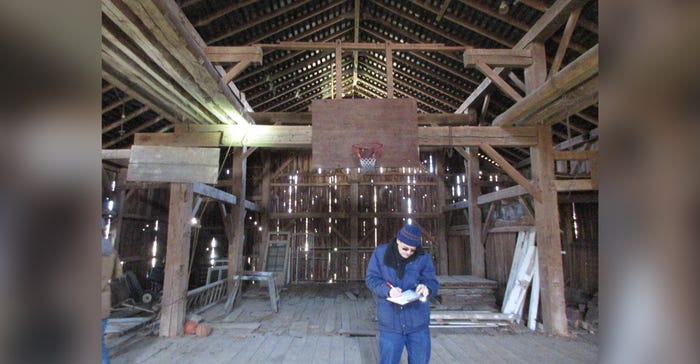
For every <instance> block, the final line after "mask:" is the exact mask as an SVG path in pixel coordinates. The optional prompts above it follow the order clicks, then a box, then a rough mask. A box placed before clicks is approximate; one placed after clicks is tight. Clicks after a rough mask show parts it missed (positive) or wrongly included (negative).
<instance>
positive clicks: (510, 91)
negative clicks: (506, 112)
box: [476, 61, 523, 101]
mask: <svg viewBox="0 0 700 364" xmlns="http://www.w3.org/2000/svg"><path fill="white" fill-rule="evenodd" d="M476 68H478V69H479V71H481V72H482V73H483V74H484V75H485V76H486V77H488V78H489V79H490V80H491V81H493V82H494V83H495V84H496V86H498V88H500V89H501V91H503V92H505V94H506V95H508V96H510V98H511V99H513V100H515V101H520V100H522V99H523V97H522V95H520V94H519V93H518V91H515V89H514V88H513V87H512V86H511V85H509V84H508V82H506V81H505V80H504V79H502V78H501V76H499V75H498V73H496V72H495V71H494V70H493V69H491V67H489V66H488V65H487V64H485V63H484V62H481V61H477V62H476Z"/></svg>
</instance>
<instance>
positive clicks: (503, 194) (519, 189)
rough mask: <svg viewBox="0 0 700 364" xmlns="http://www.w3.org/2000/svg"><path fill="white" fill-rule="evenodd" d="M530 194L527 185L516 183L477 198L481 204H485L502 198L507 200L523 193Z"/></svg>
mask: <svg viewBox="0 0 700 364" xmlns="http://www.w3.org/2000/svg"><path fill="white" fill-rule="evenodd" d="M526 194H528V192H527V190H526V189H525V187H523V186H521V185H515V186H511V187H507V188H503V189H501V190H498V191H495V192H491V193H487V194H483V195H481V196H479V199H478V200H477V203H478V204H479V205H483V204H486V203H489V202H494V201H500V200H505V199H507V198H513V197H518V196H522V195H526Z"/></svg>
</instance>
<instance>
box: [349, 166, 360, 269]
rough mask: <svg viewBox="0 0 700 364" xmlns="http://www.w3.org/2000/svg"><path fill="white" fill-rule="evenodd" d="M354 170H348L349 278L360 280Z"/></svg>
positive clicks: (356, 176) (357, 197)
mask: <svg viewBox="0 0 700 364" xmlns="http://www.w3.org/2000/svg"><path fill="white" fill-rule="evenodd" d="M357 180H358V175H357V172H356V171H352V172H350V176H349V181H350V262H349V263H348V265H349V266H350V280H360V266H359V264H360V263H359V257H358V254H357V248H358V246H359V239H360V238H359V236H360V232H359V230H360V222H359V218H358V211H357V209H358V205H359V204H358V200H359V198H360V196H359V192H358V185H357Z"/></svg>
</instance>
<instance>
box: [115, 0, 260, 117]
mask: <svg viewBox="0 0 700 364" xmlns="http://www.w3.org/2000/svg"><path fill="white" fill-rule="evenodd" d="M102 12H103V13H104V14H105V15H106V16H107V17H108V18H110V19H111V20H112V21H113V22H114V23H115V24H117V25H118V26H119V27H120V28H121V29H122V30H123V31H124V33H125V34H126V35H127V39H126V41H130V42H134V43H136V44H139V46H140V47H142V48H144V49H145V50H147V51H146V52H145V53H146V54H147V57H149V58H150V59H151V60H152V61H153V62H155V63H157V64H158V65H159V66H160V67H161V68H162V70H163V72H164V74H165V75H167V76H168V77H171V78H172V79H174V80H175V81H176V82H177V83H178V84H179V85H181V86H182V90H185V91H184V92H187V93H189V94H190V95H191V96H192V97H195V98H196V99H197V100H198V102H199V103H200V104H201V105H202V106H203V107H204V108H206V109H207V110H208V111H209V112H211V113H212V114H213V115H216V116H217V118H218V119H219V120H220V121H221V122H224V123H231V124H237V123H242V124H245V123H249V122H250V121H251V120H250V119H249V116H247V113H246V111H245V108H244V107H243V106H242V105H241V103H240V102H239V101H238V99H236V97H235V96H234V95H233V94H232V92H231V90H230V89H229V88H228V87H227V86H226V85H225V84H224V83H223V82H222V81H221V79H220V76H219V74H218V72H217V71H216V69H215V68H214V66H213V65H212V64H211V62H209V61H208V58H207V56H206V54H205V52H204V50H203V48H204V47H205V46H206V45H205V43H204V41H203V40H202V39H201V37H199V34H198V33H197V32H196V30H195V29H194V28H193V27H192V25H191V24H190V23H189V21H187V18H186V17H185V16H184V14H183V13H182V10H181V9H180V8H179V6H178V5H177V4H176V3H175V2H174V1H167V0H143V1H142V0H122V1H117V0H105V2H103V4H102Z"/></svg>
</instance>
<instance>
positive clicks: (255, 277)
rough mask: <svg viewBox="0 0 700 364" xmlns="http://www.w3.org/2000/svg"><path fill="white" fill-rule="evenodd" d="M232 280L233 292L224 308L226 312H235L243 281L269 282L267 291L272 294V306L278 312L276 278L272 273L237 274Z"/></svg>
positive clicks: (248, 272)
mask: <svg viewBox="0 0 700 364" xmlns="http://www.w3.org/2000/svg"><path fill="white" fill-rule="evenodd" d="M231 279H233V290H232V291H231V293H230V294H229V295H228V299H227V300H226V305H225V306H224V312H226V313H229V312H231V311H232V310H233V304H234V302H236V296H237V295H238V291H239V290H240V289H241V281H265V282H267V290H268V292H269V293H270V305H271V306H272V309H273V310H274V311H275V312H278V301H279V296H278V295H277V288H276V287H275V276H274V274H273V273H272V272H250V271H247V272H243V273H241V274H235V275H233V276H232V277H231Z"/></svg>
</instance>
